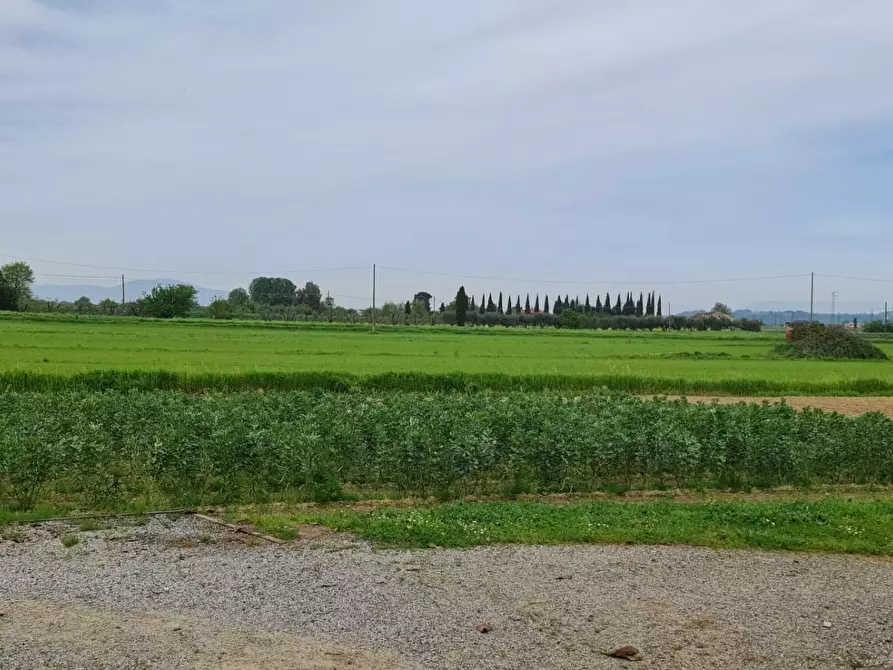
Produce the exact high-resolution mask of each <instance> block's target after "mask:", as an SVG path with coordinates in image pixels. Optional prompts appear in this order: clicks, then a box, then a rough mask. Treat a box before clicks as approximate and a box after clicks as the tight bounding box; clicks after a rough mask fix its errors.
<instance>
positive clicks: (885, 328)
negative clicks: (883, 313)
mask: <svg viewBox="0 0 893 670" xmlns="http://www.w3.org/2000/svg"><path fill="white" fill-rule="evenodd" d="M864 331H865V332H866V333H893V321H888V322H887V323H884V322H883V321H869V322H868V323H866V324H865V327H864Z"/></svg>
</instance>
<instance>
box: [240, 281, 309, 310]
mask: <svg viewBox="0 0 893 670" xmlns="http://www.w3.org/2000/svg"><path fill="white" fill-rule="evenodd" d="M297 288H298V287H297V286H295V284H294V282H293V281H291V280H290V279H285V278H284V277H256V278H255V279H253V280H252V281H251V284H250V285H249V286H248V293H249V294H250V297H251V300H252V301H254V302H255V303H257V304H258V305H270V306H276V305H280V306H281V305H293V304H295V293H296V292H297Z"/></svg>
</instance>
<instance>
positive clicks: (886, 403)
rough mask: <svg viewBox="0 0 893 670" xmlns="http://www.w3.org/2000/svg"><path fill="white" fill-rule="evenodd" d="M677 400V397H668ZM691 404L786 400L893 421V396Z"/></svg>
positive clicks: (702, 399) (697, 399) (733, 399)
mask: <svg viewBox="0 0 893 670" xmlns="http://www.w3.org/2000/svg"><path fill="white" fill-rule="evenodd" d="M668 397H669V398H671V399H672V398H675V397H677V396H668ZM687 398H688V400H689V401H690V402H703V403H710V402H713V401H714V400H715V401H717V402H719V403H721V404H723V405H734V404H736V403H740V402H755V403H762V402H767V401H768V402H781V401H782V400H784V402H786V403H787V404H788V405H790V406H791V407H793V408H794V409H805V408H807V407H813V408H815V409H822V410H825V411H827V412H839V413H840V414H846V415H847V416H858V415H859V414H864V413H865V412H881V413H882V414H886V415H887V416H889V417H890V418H891V419H893V396H885V397H862V398H852V397H821V396H791V397H788V398H748V397H740V396H719V397H711V396H687Z"/></svg>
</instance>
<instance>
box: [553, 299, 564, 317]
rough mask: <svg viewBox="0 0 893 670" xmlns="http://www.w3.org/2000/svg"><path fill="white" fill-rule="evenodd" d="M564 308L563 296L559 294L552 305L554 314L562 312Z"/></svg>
mask: <svg viewBox="0 0 893 670" xmlns="http://www.w3.org/2000/svg"><path fill="white" fill-rule="evenodd" d="M562 309H563V307H562V305H561V296H560V295H559V296H558V297H557V298H555V304H554V305H552V314H561V310H562Z"/></svg>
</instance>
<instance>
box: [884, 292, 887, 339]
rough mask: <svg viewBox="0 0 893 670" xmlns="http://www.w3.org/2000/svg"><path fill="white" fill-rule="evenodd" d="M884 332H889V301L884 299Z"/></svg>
mask: <svg viewBox="0 0 893 670" xmlns="http://www.w3.org/2000/svg"><path fill="white" fill-rule="evenodd" d="M884 332H885V333H886V332H887V301H886V300H884Z"/></svg>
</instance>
